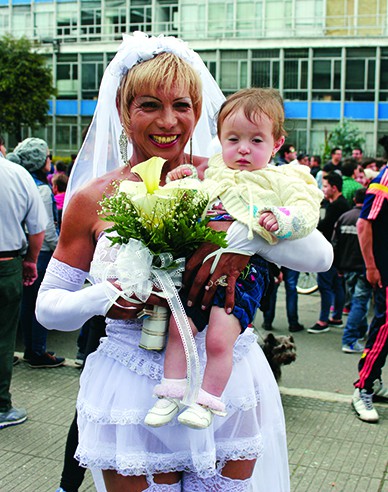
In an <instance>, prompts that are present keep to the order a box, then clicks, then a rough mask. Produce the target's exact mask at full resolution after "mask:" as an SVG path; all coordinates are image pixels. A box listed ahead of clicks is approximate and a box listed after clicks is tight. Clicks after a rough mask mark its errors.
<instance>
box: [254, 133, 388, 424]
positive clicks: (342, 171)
mask: <svg viewBox="0 0 388 492" xmlns="http://www.w3.org/2000/svg"><path fill="white" fill-rule="evenodd" d="M380 143H381V144H382V145H383V146H384V141H383V139H381V142H380ZM279 155H280V159H279V160H278V161H277V163H276V164H277V165H278V166H283V165H284V164H289V165H292V164H303V165H307V166H309V167H310V172H311V173H312V174H313V175H314V177H315V179H316V180H317V184H318V187H319V188H320V189H322V191H323V193H324V199H323V200H322V203H321V217H320V220H319V223H318V226H317V228H318V230H320V231H321V232H322V234H323V235H324V236H325V237H326V239H327V240H328V241H330V242H331V243H332V245H333V249H334V261H333V264H332V266H331V268H330V269H329V270H328V271H325V272H318V274H317V283H318V290H319V294H320V299H321V309H320V313H319V316H318V320H317V321H316V323H315V324H314V325H313V326H311V327H309V328H308V330H307V331H308V333H312V334H320V333H326V332H328V331H329V330H330V327H331V326H335V327H340V328H342V327H343V336H342V347H341V348H342V352H344V353H345V354H362V355H361V360H360V364H359V371H360V379H359V380H357V381H356V382H355V391H354V395H353V401H352V405H353V407H354V409H355V410H356V412H357V414H358V416H359V418H360V419H361V420H364V421H366V422H377V421H378V414H377V411H376V410H375V408H374V406H373V399H383V400H385V401H387V400H388V389H387V388H386V387H385V386H384V385H383V383H382V380H381V369H382V367H383V366H384V364H385V360H386V356H387V344H388V341H387V338H388V326H387V313H386V308H383V303H384V302H386V266H385V265H386V261H385V260H384V256H383V253H382V251H383V250H384V251H385V254H386V252H387V244H388V243H387V242H386V235H385V234H381V236H380V233H381V228H380V227H381V226H380V224H381V223H382V221H383V220H384V218H386V214H387V203H388V202H387V199H388V195H387V192H386V188H385V186H386V185H385V183H386V179H387V159H386V157H387V156H388V152H387V150H385V157H383V158H372V157H364V154H363V149H362V148H360V147H354V148H353V150H352V154H351V156H349V157H344V156H343V152H342V149H341V148H339V147H334V148H332V149H331V153H330V160H328V161H327V162H326V163H323V164H321V161H320V158H319V157H318V158H317V156H312V157H311V158H310V159H309V157H308V156H306V154H303V153H298V152H297V151H296V150H295V146H294V145H292V144H289V143H287V144H285V145H284V146H283V147H282V148H281V149H280V152H279ZM365 228H367V231H368V233H366V232H364V229H365ZM376 244H378V245H379V247H377V246H376ZM282 270H284V269H282ZM282 270H281V271H280V275H279V272H276V274H275V278H276V279H277V281H276V284H275V289H274V290H273V293H272V299H271V302H270V304H269V305H268V306H267V309H266V310H265V311H264V313H263V319H264V321H263V325H262V326H263V328H264V329H266V330H272V329H273V326H272V322H273V320H274V315H275V302H276V293H277V289H278V286H279V284H280V282H281V281H283V280H284V283H285V293H286V308H287V316H288V319H289V324H290V326H289V330H290V331H296V330H295V329H293V326H292V325H291V322H290V315H289V312H290V307H289V306H290V303H291V299H293V298H294V297H297V296H295V295H292V294H291V293H290V288H289V286H288V285H287V283H286V276H285V274H284V273H283V274H282ZM371 270H372V272H371ZM377 272H378V273H377ZM294 274H295V275H296V277H298V276H299V273H298V272H295V273H294ZM295 289H296V287H295ZM371 304H372V306H373V309H374V318H373V320H372V322H371V324H370V325H368V313H369V311H370V308H371ZM344 316H346V322H345V319H344ZM303 329H304V327H303V325H300V324H298V331H301V330H303Z"/></svg>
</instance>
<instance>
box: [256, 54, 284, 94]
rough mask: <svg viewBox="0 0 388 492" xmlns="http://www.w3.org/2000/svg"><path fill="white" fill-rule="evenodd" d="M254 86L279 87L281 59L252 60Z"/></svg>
mask: <svg viewBox="0 0 388 492" xmlns="http://www.w3.org/2000/svg"><path fill="white" fill-rule="evenodd" d="M252 86H253V87H273V88H275V89H278V88H279V61H278V60H260V61H259V60H257V61H256V60H252Z"/></svg>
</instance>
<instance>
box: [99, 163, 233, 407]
mask: <svg viewBox="0 0 388 492" xmlns="http://www.w3.org/2000/svg"><path fill="white" fill-rule="evenodd" d="M164 162H165V160H164V159H162V158H160V157H152V158H151V159H149V160H148V161H145V162H142V163H140V164H138V165H137V166H136V167H135V168H134V172H135V173H136V174H137V175H138V176H140V178H141V179H142V181H140V182H137V181H130V180H123V181H121V182H118V183H116V185H115V186H116V190H115V192H114V193H113V195H111V196H104V197H103V199H102V201H101V202H100V205H101V212H100V215H101V218H102V219H103V220H106V221H109V222H110V223H112V225H111V226H110V227H109V228H108V229H107V232H108V233H109V232H111V233H113V234H112V235H111V236H108V237H109V238H110V240H111V241H112V245H115V244H119V245H121V247H120V249H119V252H118V255H117V259H116V261H115V263H114V265H113V269H114V272H115V276H117V283H118V284H119V285H120V287H121V289H122V291H123V295H124V297H126V298H127V299H131V296H133V295H135V296H136V298H137V299H139V300H140V301H141V302H145V301H146V300H147V299H148V297H149V296H150V294H151V293H154V294H158V295H161V296H162V297H165V298H166V299H167V301H168V303H169V306H170V309H171V312H172V314H173V315H174V317H175V319H176V321H177V325H178V328H179V331H180V334H181V337H182V342H183V345H184V348H185V352H186V358H187V361H188V368H187V370H188V379H189V377H190V373H192V372H193V371H194V370H195V371H196V373H197V378H199V363H198V356H196V348H195V344H194V339H193V336H192V333H191V329H190V327H189V324H188V320H187V317H186V314H185V312H184V309H183V307H182V304H181V301H180V299H179V296H178V293H177V289H179V288H180V287H181V286H182V280H181V278H182V273H183V270H184V263H185V259H186V258H187V257H188V256H190V255H191V254H192V253H193V252H194V251H195V250H196V249H197V248H198V247H199V246H200V244H202V243H204V242H210V243H213V244H216V245H218V246H219V247H226V246H227V243H226V239H225V236H226V234H225V232H218V231H214V230H213V229H211V228H209V227H207V223H208V221H209V219H208V218H206V216H205V213H206V210H207V208H208V195H207V194H206V193H205V192H204V191H203V189H202V186H201V182H200V181H198V180H196V179H183V180H178V181H172V182H170V183H168V184H166V185H165V186H159V182H160V175H161V171H162V167H163V164H164ZM111 276H112V275H111ZM155 287H157V289H158V290H157V291H155ZM144 311H145V312H143V313H142V314H146V315H147V316H150V318H148V320H145V322H144V324H143V333H142V339H141V342H140V346H141V347H143V348H147V349H152V350H161V349H162V348H163V346H164V343H161V342H162V340H164V338H165V336H164V334H165V331H166V328H167V322H168V312H167V311H166V310H165V308H160V307H157V306H154V311H151V310H144ZM152 326H154V329H152ZM155 334H156V336H155ZM155 342H156V343H155ZM195 358H196V361H195V362H194V363H193V360H194V359H195ZM194 365H195V367H194ZM193 379H195V378H194V376H193ZM196 385H197V382H196ZM189 399H191V398H189Z"/></svg>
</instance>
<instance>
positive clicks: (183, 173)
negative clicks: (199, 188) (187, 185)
mask: <svg viewBox="0 0 388 492" xmlns="http://www.w3.org/2000/svg"><path fill="white" fill-rule="evenodd" d="M192 174H193V170H192V169H191V166H190V165H189V164H182V165H181V166H178V167H176V168H175V169H173V170H172V171H170V172H169V173H167V179H166V181H167V183H168V182H169V181H176V180H177V179H183V178H187V177H188V176H192Z"/></svg>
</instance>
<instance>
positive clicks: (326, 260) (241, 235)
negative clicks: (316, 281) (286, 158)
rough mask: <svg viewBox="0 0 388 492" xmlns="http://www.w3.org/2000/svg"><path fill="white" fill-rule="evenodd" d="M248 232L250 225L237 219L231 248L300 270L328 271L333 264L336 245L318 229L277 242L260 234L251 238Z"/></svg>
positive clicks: (230, 242) (229, 233)
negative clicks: (273, 242)
mask: <svg viewBox="0 0 388 492" xmlns="http://www.w3.org/2000/svg"><path fill="white" fill-rule="evenodd" d="M247 234H248V228H247V227H246V226H244V225H243V224H241V223H240V222H233V224H232V225H231V226H230V227H229V229H228V235H227V240H228V245H229V247H230V248H234V249H238V250H241V251H245V252H246V254H255V253H256V254H258V255H260V256H262V257H263V258H264V259H266V260H268V261H270V262H272V263H276V264H277V265H280V266H285V267H287V268H291V269H292V270H297V271H299V272H326V271H327V270H329V268H330V267H331V265H332V263H333V248H332V246H331V244H330V243H329V241H327V240H326V239H325V238H324V236H323V235H322V234H321V233H320V232H319V231H318V230H316V229H315V230H314V231H313V232H312V233H311V234H309V235H308V236H306V237H305V238H301V239H295V240H294V241H286V240H285V241H279V242H278V243H277V244H274V245H270V244H269V243H267V242H266V241H265V240H264V239H263V238H261V237H260V236H258V235H255V237H254V238H253V239H252V241H249V240H248V239H247ZM252 252H253V253H252Z"/></svg>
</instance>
